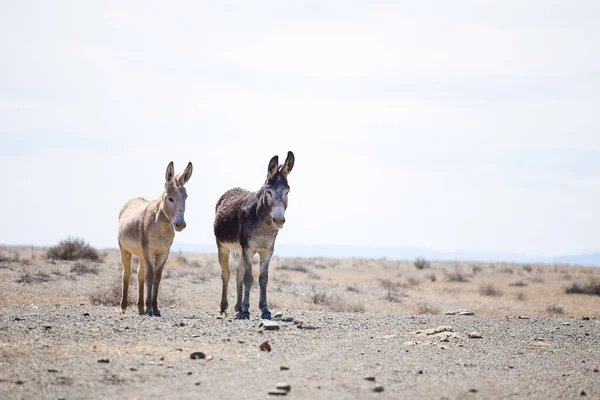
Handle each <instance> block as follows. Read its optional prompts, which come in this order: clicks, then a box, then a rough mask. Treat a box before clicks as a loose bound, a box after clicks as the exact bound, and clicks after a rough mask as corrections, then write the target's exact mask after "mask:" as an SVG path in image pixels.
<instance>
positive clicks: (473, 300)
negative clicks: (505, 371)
mask: <svg viewBox="0 0 600 400" xmlns="http://www.w3.org/2000/svg"><path fill="white" fill-rule="evenodd" d="M0 254H4V257H3V258H5V259H7V258H8V259H9V260H7V261H4V262H0V304H14V305H23V304H49V305H54V304H78V305H88V304H98V305H117V304H118V301H119V296H120V291H121V289H120V279H121V269H122V268H121V265H120V259H119V254H118V251H116V250H107V251H104V254H105V258H104V260H103V261H102V262H100V263H93V262H89V261H51V260H45V259H44V257H43V256H44V254H45V249H34V251H33V259H32V251H31V249H30V248H26V247H11V248H6V247H4V248H3V247H0ZM10 260H12V262H11V261H10ZM257 268H258V265H257V260H255V271H254V272H255V276H256V274H257V271H258V270H257ZM135 270H136V267H134V271H135ZM234 271H235V265H233V262H232V279H231V281H232V282H231V283H232V284H230V296H229V304H230V305H233V304H235V293H234V292H235V289H234V284H233V283H234V282H235V272H234ZM593 280H595V281H597V282H600V268H586V267H574V266H565V265H552V266H550V265H518V264H503V263H496V264H485V263H465V262H457V263H449V262H444V263H436V262H432V263H430V265H429V266H428V267H426V268H424V269H421V270H419V269H417V268H416V267H415V265H414V262H412V261H390V260H367V259H327V258H279V257H273V260H272V261H271V267H270V275H269V291H268V293H269V303H270V307H271V308H272V311H277V310H317V311H338V312H340V311H347V312H362V311H366V312H379V313H390V314H410V313H421V314H423V313H427V314H443V313H444V312H446V311H448V310H455V309H461V308H468V309H471V310H473V311H474V312H475V314H477V315H498V316H504V315H529V316H552V315H554V316H560V315H562V316H590V317H598V316H600V296H589V295H584V294H566V293H565V289H566V288H567V287H569V286H571V285H573V284H574V283H580V284H586V283H587V282H590V281H593ZM136 281H137V277H136V275H135V274H133V275H132V288H133V290H130V300H131V302H132V304H133V303H135V298H134V297H135V296H136V293H137V289H136ZM256 283H258V282H256ZM220 288H221V279H220V267H219V265H218V262H217V260H216V255H214V254H180V253H177V252H175V253H173V254H172V255H171V257H170V259H169V262H168V265H167V267H165V272H164V274H163V280H162V282H161V288H160V294H159V306H160V305H161V304H162V305H163V306H172V305H176V306H180V307H190V308H213V309H218V306H219V302H220ZM257 292H258V284H256V285H254V286H253V293H252V295H251V309H254V310H255V311H256V308H257V304H258V293H257ZM133 308H135V306H134V307H133ZM132 312H133V310H132Z"/></svg>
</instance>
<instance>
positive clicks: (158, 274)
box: [152, 251, 169, 317]
mask: <svg viewBox="0 0 600 400" xmlns="http://www.w3.org/2000/svg"><path fill="white" fill-rule="evenodd" d="M168 258H169V252H168V251H167V252H166V253H163V254H160V255H158V256H156V269H155V271H154V284H153V285H152V312H153V313H154V316H155V317H160V310H159V309H158V287H159V286H160V280H161V278H162V272H163V268H164V266H165V264H166V263H167V259H168Z"/></svg>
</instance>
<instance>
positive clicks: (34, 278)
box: [16, 272, 51, 284]
mask: <svg viewBox="0 0 600 400" xmlns="http://www.w3.org/2000/svg"><path fill="white" fill-rule="evenodd" d="M50 280H51V279H50V275H48V274H47V273H45V272H38V273H37V274H30V273H29V272H26V273H24V274H22V275H21V276H19V278H17V280H16V282H17V283H26V284H32V283H44V282H50Z"/></svg>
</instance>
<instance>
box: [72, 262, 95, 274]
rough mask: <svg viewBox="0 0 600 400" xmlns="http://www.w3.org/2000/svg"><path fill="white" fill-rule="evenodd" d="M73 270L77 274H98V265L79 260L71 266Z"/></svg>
mask: <svg viewBox="0 0 600 400" xmlns="http://www.w3.org/2000/svg"><path fill="white" fill-rule="evenodd" d="M71 272H72V273H74V274H77V275H86V274H93V275H98V265H96V264H84V263H80V262H77V263H75V264H73V265H72V266H71Z"/></svg>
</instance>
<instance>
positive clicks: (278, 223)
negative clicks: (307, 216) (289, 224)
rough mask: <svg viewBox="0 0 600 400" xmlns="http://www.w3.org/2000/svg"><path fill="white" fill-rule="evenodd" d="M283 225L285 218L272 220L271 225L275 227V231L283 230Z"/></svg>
mask: <svg viewBox="0 0 600 400" xmlns="http://www.w3.org/2000/svg"><path fill="white" fill-rule="evenodd" d="M283 224H285V218H273V225H275V227H276V228H277V229H281V228H283Z"/></svg>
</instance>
